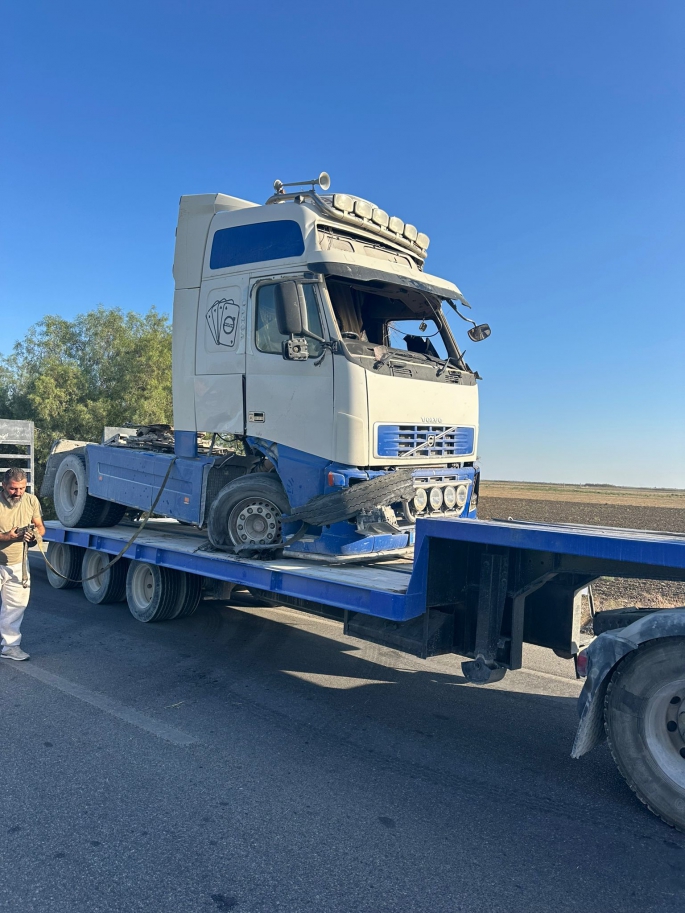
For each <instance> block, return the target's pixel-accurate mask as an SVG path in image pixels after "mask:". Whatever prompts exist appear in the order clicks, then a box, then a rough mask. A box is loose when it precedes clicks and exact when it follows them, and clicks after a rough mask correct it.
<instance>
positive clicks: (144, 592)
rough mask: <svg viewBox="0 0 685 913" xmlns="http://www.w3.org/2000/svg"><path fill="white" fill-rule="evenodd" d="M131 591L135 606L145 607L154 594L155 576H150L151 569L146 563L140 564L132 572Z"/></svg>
mask: <svg viewBox="0 0 685 913" xmlns="http://www.w3.org/2000/svg"><path fill="white" fill-rule="evenodd" d="M131 592H132V595H133V599H134V602H135V604H136V607H137V608H139V609H143V610H144V609H147V608H149V606H150V603H151V602H152V599H153V597H154V595H155V578H154V577H153V576H152V569H151V568H150V567H149V565H147V564H143V565H141V567H138V568H136V569H135V571H134V572H133V580H132V581H131Z"/></svg>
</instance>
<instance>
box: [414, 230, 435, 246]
mask: <svg viewBox="0 0 685 913" xmlns="http://www.w3.org/2000/svg"><path fill="white" fill-rule="evenodd" d="M416 243H417V244H418V245H419V247H420V248H421V250H428V245H429V244H430V243H431V240H430V238H429V237H428V235H424V233H423V232H422V231H420V232H419V233H418V235H417V236H416Z"/></svg>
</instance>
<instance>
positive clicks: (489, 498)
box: [478, 481, 685, 611]
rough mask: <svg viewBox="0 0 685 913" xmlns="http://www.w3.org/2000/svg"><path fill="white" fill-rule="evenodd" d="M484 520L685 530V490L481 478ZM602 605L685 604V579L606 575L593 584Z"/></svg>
mask: <svg viewBox="0 0 685 913" xmlns="http://www.w3.org/2000/svg"><path fill="white" fill-rule="evenodd" d="M478 516H479V517H480V518H481V519H483V520H490V519H499V520H502V519H507V518H508V517H512V518H513V519H515V520H542V521H549V522H556V523H589V524H592V525H597V526H617V527H621V528H622V529H646V530H658V531H662V532H670V533H680V534H681V535H683V536H685V490H680V489H664V488H618V487H614V486H611V485H551V484H544V483H541V482H487V481H484V482H481V488H480V501H479V504H478ZM592 591H593V595H594V597H595V603H596V608H597V609H598V610H599V611H601V610H602V609H614V608H619V607H622V606H651V607H654V608H670V607H673V606H685V583H666V582H662V581H658V580H622V579H618V578H609V577H601V578H600V579H599V580H597V581H596V582H595V583H594V584H593V585H592Z"/></svg>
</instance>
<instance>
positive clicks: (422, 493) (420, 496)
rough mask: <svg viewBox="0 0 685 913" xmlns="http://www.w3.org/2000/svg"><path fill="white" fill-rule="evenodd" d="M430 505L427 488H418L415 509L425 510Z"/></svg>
mask: <svg viewBox="0 0 685 913" xmlns="http://www.w3.org/2000/svg"><path fill="white" fill-rule="evenodd" d="M427 504H428V495H427V494H426V489H425V488H417V489H416V494H415V495H414V507H415V508H416V509H417V510H418V511H421V510H425V509H426V505H427Z"/></svg>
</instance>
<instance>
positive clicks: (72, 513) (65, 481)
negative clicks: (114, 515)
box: [52, 453, 109, 527]
mask: <svg viewBox="0 0 685 913" xmlns="http://www.w3.org/2000/svg"><path fill="white" fill-rule="evenodd" d="M52 497H53V500H54V502H55V511H56V513H57V516H58V518H59V521H60V523H61V524H62V525H63V526H67V527H83V526H97V525H98V521H99V519H100V517H101V516H103V515H104V513H105V510H106V508H107V507H108V506H109V502H107V501H103V500H102V498H94V497H93V496H92V495H89V494H88V477H87V474H86V460H85V457H82V456H81V455H80V454H77V453H70V454H69V455H68V456H65V457H64V459H63V460H62V462H61V463H60V464H59V466H58V467H57V474H56V475H55V488H54V492H53V496H52Z"/></svg>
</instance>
